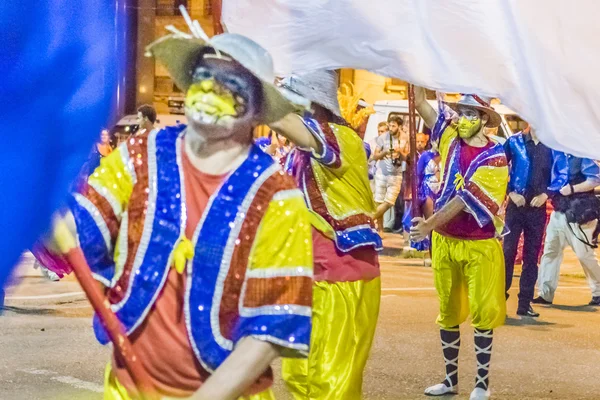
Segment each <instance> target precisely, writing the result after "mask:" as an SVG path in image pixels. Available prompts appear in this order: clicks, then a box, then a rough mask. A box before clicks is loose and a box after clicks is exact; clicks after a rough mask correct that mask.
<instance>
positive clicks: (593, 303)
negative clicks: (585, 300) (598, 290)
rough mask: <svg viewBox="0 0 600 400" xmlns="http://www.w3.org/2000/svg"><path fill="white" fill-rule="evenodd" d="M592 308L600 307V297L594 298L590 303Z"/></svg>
mask: <svg viewBox="0 0 600 400" xmlns="http://www.w3.org/2000/svg"><path fill="white" fill-rule="evenodd" d="M588 305H590V306H600V296H594V297H592V301H590V302H589V304H588Z"/></svg>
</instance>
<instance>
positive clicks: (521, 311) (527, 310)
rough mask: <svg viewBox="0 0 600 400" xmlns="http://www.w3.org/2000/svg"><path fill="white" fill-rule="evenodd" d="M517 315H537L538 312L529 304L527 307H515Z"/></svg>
mask: <svg viewBox="0 0 600 400" xmlns="http://www.w3.org/2000/svg"><path fill="white" fill-rule="evenodd" d="M517 315H520V316H521V317H532V318H535V317H539V316H540V313H537V312H535V311H533V308H531V306H529V307H519V308H517Z"/></svg>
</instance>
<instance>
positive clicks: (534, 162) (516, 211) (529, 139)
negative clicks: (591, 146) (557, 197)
mask: <svg viewBox="0 0 600 400" xmlns="http://www.w3.org/2000/svg"><path fill="white" fill-rule="evenodd" d="M504 151H505V153H506V158H507V160H508V162H509V165H510V180H509V183H508V197H509V201H508V205H507V207H506V218H505V222H506V227H507V228H508V229H509V233H508V234H507V235H506V236H505V237H504V244H503V250H504V262H505V267H506V298H507V299H508V290H509V289H510V287H511V285H512V280H513V272H514V269H515V257H516V256H517V248H518V244H519V238H520V237H521V232H522V233H523V236H524V240H525V241H524V246H523V272H522V273H521V280H520V282H519V286H520V287H519V306H518V308H517V315H521V316H527V317H538V316H539V315H540V314H538V313H537V312H535V311H534V310H533V309H532V308H531V301H532V300H533V294H534V291H535V282H536V280H537V275H538V258H539V255H540V251H541V249H542V242H543V237H544V231H545V228H546V202H547V200H548V194H547V191H548V186H550V178H551V172H552V150H550V149H549V148H548V147H546V146H545V145H544V144H543V143H541V142H540V141H539V139H538V138H537V135H536V134H535V130H534V129H531V128H530V127H527V128H526V129H525V130H524V131H523V132H519V133H517V134H516V135H513V136H511V137H510V138H509V139H508V141H506V143H505V144H504Z"/></svg>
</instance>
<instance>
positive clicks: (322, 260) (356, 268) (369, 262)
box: [312, 228, 380, 282]
mask: <svg viewBox="0 0 600 400" xmlns="http://www.w3.org/2000/svg"><path fill="white" fill-rule="evenodd" d="M312 235H313V254H314V260H315V266H314V268H315V270H314V274H315V278H314V279H315V281H328V282H354V281H361V280H362V281H370V280H371V279H374V278H377V277H378V276H379V275H380V272H379V258H378V255H377V251H376V250H375V249H374V248H373V247H359V248H357V249H354V250H352V251H349V252H347V253H343V252H341V251H340V250H338V249H337V247H335V243H334V241H333V240H331V239H329V238H328V237H326V236H325V235H323V234H322V233H321V232H320V231H318V230H316V229H314V228H313V230H312Z"/></svg>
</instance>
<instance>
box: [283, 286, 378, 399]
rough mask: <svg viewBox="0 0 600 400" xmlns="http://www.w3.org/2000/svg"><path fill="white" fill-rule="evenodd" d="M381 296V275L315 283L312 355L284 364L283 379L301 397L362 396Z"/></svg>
mask: <svg viewBox="0 0 600 400" xmlns="http://www.w3.org/2000/svg"><path fill="white" fill-rule="evenodd" d="M380 296H381V281H380V278H375V279H373V280H370V281H368V282H365V281H355V282H325V281H317V282H315V283H314V285H313V328H312V334H311V348H310V353H309V356H308V359H284V360H283V366H282V377H283V379H284V380H285V382H286V385H287V387H288V389H289V390H290V392H291V393H292V395H293V396H294V398H295V399H296V400H333V399H336V400H338V399H344V400H353V399H360V398H362V381H363V370H364V368H365V365H366V363H367V359H368V358H369V351H370V350H371V344H372V343H373V336H374V335H375V327H376V325H377V319H378V316H379V302H380Z"/></svg>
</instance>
